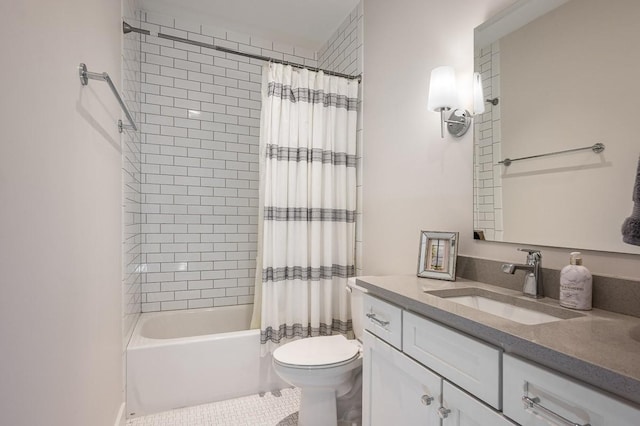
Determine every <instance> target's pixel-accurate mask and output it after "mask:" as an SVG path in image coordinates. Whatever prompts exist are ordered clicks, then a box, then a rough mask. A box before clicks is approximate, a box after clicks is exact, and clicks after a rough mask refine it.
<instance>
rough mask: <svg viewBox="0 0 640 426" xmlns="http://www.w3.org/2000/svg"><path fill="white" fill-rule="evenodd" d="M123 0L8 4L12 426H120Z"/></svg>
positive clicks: (4, 89)
mask: <svg viewBox="0 0 640 426" xmlns="http://www.w3.org/2000/svg"><path fill="white" fill-rule="evenodd" d="M120 25H121V23H120V2H116V1H113V0H90V1H80V0H63V1H57V2H50V1H46V0H25V1H21V2H7V1H5V2H2V3H0V39H1V40H2V46H3V47H2V53H3V65H2V69H1V71H0V85H1V93H2V100H1V101H0V120H1V123H2V125H1V128H2V137H1V142H0V199H1V200H2V201H1V204H0V284H1V287H2V297H0V341H1V342H2V351H1V355H0V359H1V362H0V377H1V379H0V424H3V425H12V426H15V425H78V426H84V425H113V424H114V421H115V420H116V416H117V414H118V410H119V409H120V406H121V402H122V401H123V395H122V393H121V391H122V386H121V380H122V373H121V345H122V338H121V326H122V307H121V253H120V252H121V237H122V232H121V153H120V148H119V145H120V141H119V139H120V137H119V134H118V132H117V129H116V126H115V122H116V119H117V118H118V117H119V114H120V113H119V107H118V105H117V103H116V101H115V99H114V98H113V96H112V95H111V93H110V92H109V90H108V88H107V86H106V84H104V83H100V82H96V81H92V82H91V83H90V85H89V87H85V88H82V87H81V85H80V82H79V79H78V72H77V66H78V63H79V62H81V61H83V62H86V63H87V64H88V66H89V68H90V70H92V71H97V72H102V71H107V72H109V73H110V74H111V76H112V78H113V80H114V81H115V82H120V81H121V80H120V33H119V29H120Z"/></svg>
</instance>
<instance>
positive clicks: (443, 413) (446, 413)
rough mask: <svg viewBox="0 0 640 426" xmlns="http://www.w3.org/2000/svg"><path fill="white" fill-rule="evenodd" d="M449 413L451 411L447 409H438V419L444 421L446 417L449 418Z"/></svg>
mask: <svg viewBox="0 0 640 426" xmlns="http://www.w3.org/2000/svg"><path fill="white" fill-rule="evenodd" d="M449 413H451V410H449V409H448V408H444V407H440V408H438V417H440V418H441V419H446V418H447V417H449Z"/></svg>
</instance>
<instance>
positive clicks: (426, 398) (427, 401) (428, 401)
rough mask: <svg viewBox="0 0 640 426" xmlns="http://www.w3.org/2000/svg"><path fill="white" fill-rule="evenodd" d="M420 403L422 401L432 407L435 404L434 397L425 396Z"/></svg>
mask: <svg viewBox="0 0 640 426" xmlns="http://www.w3.org/2000/svg"><path fill="white" fill-rule="evenodd" d="M420 401H422V403H423V404H424V405H431V403H432V402H433V397H432V396H431V395H429V394H424V395H422V397H421V398H420Z"/></svg>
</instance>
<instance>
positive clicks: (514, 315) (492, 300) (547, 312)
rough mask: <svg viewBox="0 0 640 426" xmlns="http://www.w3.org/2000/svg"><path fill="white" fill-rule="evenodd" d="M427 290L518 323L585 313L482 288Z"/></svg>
mask: <svg viewBox="0 0 640 426" xmlns="http://www.w3.org/2000/svg"><path fill="white" fill-rule="evenodd" d="M426 293H428V294H432V295H434V296H438V297H442V298H445V299H447V300H449V301H451V302H455V303H459V304H461V305H465V306H469V307H471V308H474V309H477V310H479V311H482V312H486V313H488V314H492V315H496V316H499V317H501V318H505V319H508V320H511V321H515V322H517V323H520V324H527V325H535V324H544V323H548V322H554V321H561V320H565V319H571V318H579V317H582V316H584V315H583V314H580V313H577V312H572V311H569V310H566V309H563V308H559V307H556V306H551V305H547V304H544V303H540V302H535V301H533V300H525V299H521V298H519V297H514V296H508V295H506V294H501V293H496V292H493V291H489V290H485V289H482V288H473V287H471V288H456V289H449V290H434V291H426Z"/></svg>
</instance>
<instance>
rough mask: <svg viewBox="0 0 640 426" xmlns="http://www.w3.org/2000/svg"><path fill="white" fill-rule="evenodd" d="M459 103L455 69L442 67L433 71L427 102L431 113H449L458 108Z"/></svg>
mask: <svg viewBox="0 0 640 426" xmlns="http://www.w3.org/2000/svg"><path fill="white" fill-rule="evenodd" d="M458 103H459V102H458V89H457V87H456V72H455V70H454V69H453V67H449V66H442V67H437V68H434V69H433V70H431V80H430V82H429V99H428V101H427V108H428V109H429V111H435V112H442V111H448V110H450V109H452V108H455V107H456V106H458Z"/></svg>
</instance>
